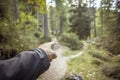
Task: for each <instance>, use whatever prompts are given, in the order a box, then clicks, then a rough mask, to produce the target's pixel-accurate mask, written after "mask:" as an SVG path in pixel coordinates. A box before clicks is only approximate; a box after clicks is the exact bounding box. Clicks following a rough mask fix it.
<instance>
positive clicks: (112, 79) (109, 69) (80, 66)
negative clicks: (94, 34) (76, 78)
mask: <svg viewBox="0 0 120 80" xmlns="http://www.w3.org/2000/svg"><path fill="white" fill-rule="evenodd" d="M94 54H95V56H93V55H94ZM108 54H110V53H109V52H107V51H105V50H103V49H98V48H96V47H95V46H93V45H92V44H88V46H87V49H86V50H85V51H84V54H82V55H81V56H79V57H77V58H74V59H72V60H70V61H69V62H68V72H67V74H69V73H72V72H73V73H78V74H81V75H82V76H83V79H84V80H119V71H120V65H119V64H120V62H119V61H120V57H119V56H111V55H108ZM97 55H98V56H97ZM105 58H106V59H107V60H104V59H105Z"/></svg>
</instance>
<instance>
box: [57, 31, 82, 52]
mask: <svg viewBox="0 0 120 80" xmlns="http://www.w3.org/2000/svg"><path fill="white" fill-rule="evenodd" d="M59 41H60V42H61V44H63V45H65V46H67V47H69V48H71V49H72V50H79V49H81V47H82V45H83V44H82V43H81V42H80V40H79V38H78V36H77V35H76V34H74V33H63V34H62V35H61V36H60V37H59Z"/></svg>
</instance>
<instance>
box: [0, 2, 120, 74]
mask: <svg viewBox="0 0 120 80" xmlns="http://www.w3.org/2000/svg"><path fill="white" fill-rule="evenodd" d="M98 2H99V3H98ZM54 37H56V38H57V39H58V41H59V42H60V43H61V44H63V45H65V46H67V47H69V48H71V49H72V50H79V49H81V47H82V45H83V44H82V42H81V41H83V40H84V41H85V40H91V41H94V42H95V45H96V47H102V49H105V50H107V51H108V52H110V54H112V55H115V56H118V55H120V1H119V0H0V59H7V58H11V57H13V56H15V55H16V54H18V53H19V52H21V51H23V50H30V49H33V48H35V47H37V46H38V45H40V44H41V43H44V42H47V41H51V39H53V38H54ZM119 74H120V72H119Z"/></svg>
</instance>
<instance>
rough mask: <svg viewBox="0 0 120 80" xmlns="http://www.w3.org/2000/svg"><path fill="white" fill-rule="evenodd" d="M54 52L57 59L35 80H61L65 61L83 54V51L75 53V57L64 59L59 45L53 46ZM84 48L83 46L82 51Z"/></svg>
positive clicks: (64, 71) (64, 69) (63, 50)
mask: <svg viewBox="0 0 120 80" xmlns="http://www.w3.org/2000/svg"><path fill="white" fill-rule="evenodd" d="M55 48H56V49H55V52H56V53H57V59H55V60H53V61H52V62H51V66H50V68H49V69H48V70H47V71H46V72H45V73H44V74H42V75H41V76H40V78H39V79H37V80H62V78H63V76H64V75H65V73H66V71H67V64H66V62H67V60H70V59H73V58H76V57H78V56H80V55H81V54H83V51H81V52H79V53H77V54H76V55H71V56H69V57H64V56H62V54H63V53H64V52H65V47H63V46H61V45H60V44H59V43H58V44H56V45H55ZM84 48H86V44H84V47H83V50H84Z"/></svg>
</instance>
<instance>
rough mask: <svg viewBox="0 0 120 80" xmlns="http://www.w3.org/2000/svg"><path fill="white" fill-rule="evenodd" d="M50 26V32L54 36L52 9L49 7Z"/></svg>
mask: <svg viewBox="0 0 120 80" xmlns="http://www.w3.org/2000/svg"><path fill="white" fill-rule="evenodd" d="M50 18H51V20H50V26H51V31H52V34H53V35H54V22H53V7H52V6H51V7H50Z"/></svg>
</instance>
